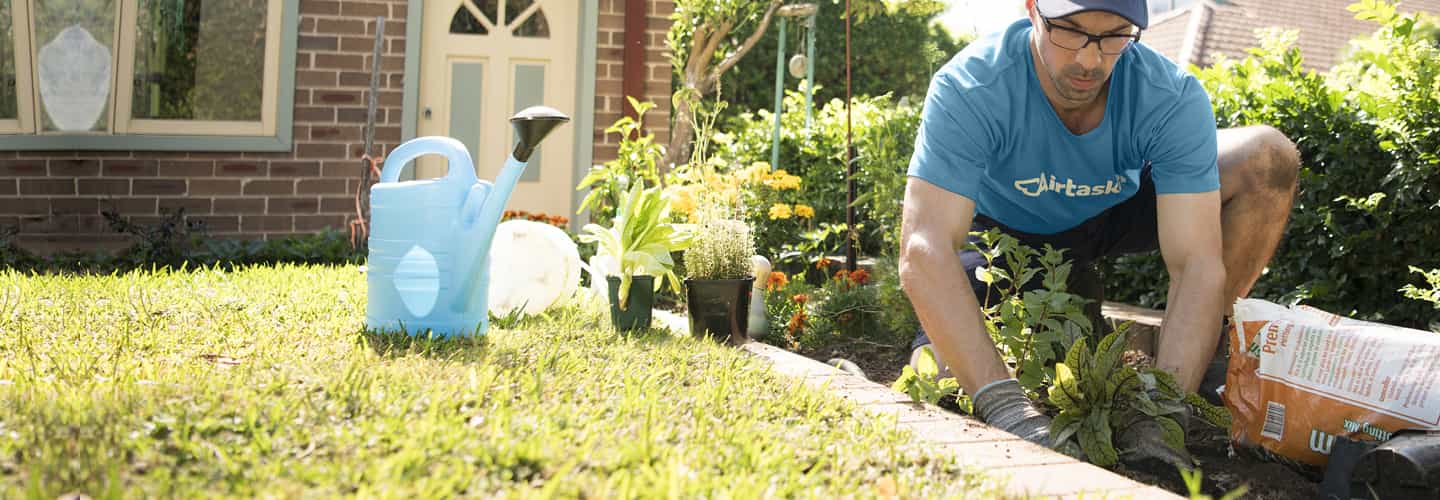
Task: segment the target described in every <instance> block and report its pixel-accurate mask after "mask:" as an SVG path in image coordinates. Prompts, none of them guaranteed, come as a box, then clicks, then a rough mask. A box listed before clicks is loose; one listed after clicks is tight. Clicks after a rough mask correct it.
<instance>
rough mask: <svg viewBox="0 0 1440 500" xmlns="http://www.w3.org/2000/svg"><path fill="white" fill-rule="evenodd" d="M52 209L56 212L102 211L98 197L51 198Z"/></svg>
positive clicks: (90, 212)
mask: <svg viewBox="0 0 1440 500" xmlns="http://www.w3.org/2000/svg"><path fill="white" fill-rule="evenodd" d="M50 211H51V212H52V213H56V214H94V213H97V212H99V211H100V200H99V199H98V198H51V199H50Z"/></svg>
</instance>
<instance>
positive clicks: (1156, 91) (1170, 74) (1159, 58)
mask: <svg viewBox="0 0 1440 500" xmlns="http://www.w3.org/2000/svg"><path fill="white" fill-rule="evenodd" d="M1126 56H1127V57H1126V61H1125V64H1126V71H1129V72H1130V73H1132V74H1133V75H1135V76H1136V78H1135V79H1134V81H1135V82H1136V84H1137V85H1135V86H1134V88H1135V90H1137V91H1140V92H1142V93H1144V94H1150V95H1155V96H1157V97H1159V98H1160V99H1159V100H1160V101H1166V100H1170V99H1173V98H1178V97H1182V96H1185V95H1187V94H1189V95H1193V94H1195V93H1200V94H1204V93H1205V88H1204V86H1202V85H1200V80H1199V79H1198V78H1196V77H1195V75H1193V74H1191V73H1190V71H1188V70H1187V69H1186V68H1184V67H1181V66H1180V65H1179V64H1176V63H1175V62H1174V61H1171V60H1170V58H1168V57H1165V55H1164V54H1161V53H1160V52H1159V51H1157V50H1155V49H1154V48H1153V47H1150V46H1149V45H1147V44H1145V43H1144V42H1141V43H1139V44H1136V45H1135V46H1134V47H1132V50H1131V51H1130V53H1129V54H1126Z"/></svg>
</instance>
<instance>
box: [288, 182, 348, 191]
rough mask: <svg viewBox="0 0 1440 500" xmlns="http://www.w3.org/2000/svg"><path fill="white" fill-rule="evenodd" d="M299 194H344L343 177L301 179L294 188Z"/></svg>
mask: <svg viewBox="0 0 1440 500" xmlns="http://www.w3.org/2000/svg"><path fill="white" fill-rule="evenodd" d="M295 190H296V192H298V193H299V194H345V193H346V192H347V191H346V189H345V179H303V180H301V181H300V184H299V185H298V186H296V188H295Z"/></svg>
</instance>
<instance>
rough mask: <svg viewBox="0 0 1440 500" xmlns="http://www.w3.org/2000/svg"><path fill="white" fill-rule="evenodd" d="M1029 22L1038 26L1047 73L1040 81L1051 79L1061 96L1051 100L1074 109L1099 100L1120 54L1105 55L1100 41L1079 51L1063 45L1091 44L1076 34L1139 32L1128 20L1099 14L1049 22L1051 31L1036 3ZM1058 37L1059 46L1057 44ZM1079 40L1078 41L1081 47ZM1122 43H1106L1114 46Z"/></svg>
mask: <svg viewBox="0 0 1440 500" xmlns="http://www.w3.org/2000/svg"><path fill="white" fill-rule="evenodd" d="M1030 20H1031V22H1032V23H1033V24H1034V26H1035V31H1034V33H1035V37H1036V39H1035V42H1036V43H1035V48H1036V50H1037V52H1038V54H1039V55H1040V59H1041V64H1040V65H1041V67H1042V68H1044V69H1045V72H1046V73H1048V75H1041V77H1042V78H1043V77H1045V76H1048V77H1049V78H1050V81H1051V83H1052V87H1053V88H1054V89H1055V92H1056V93H1057V94H1059V95H1055V96H1051V97H1054V98H1058V99H1059V100H1063V101H1067V102H1069V103H1071V104H1075V105H1083V104H1088V103H1091V102H1094V101H1095V98H1096V97H1099V95H1100V91H1101V90H1102V89H1104V88H1105V82H1106V81H1107V80H1108V79H1109V78H1110V73H1111V71H1113V70H1114V69H1115V62H1116V61H1119V60H1120V54H1106V53H1105V52H1113V50H1105V51H1102V50H1101V48H1100V42H1098V41H1094V42H1090V43H1089V45H1086V46H1085V47H1084V48H1081V49H1079V50H1072V49H1069V48H1065V47H1064V46H1062V45H1065V46H1070V47H1074V46H1077V45H1081V44H1084V43H1085V42H1087V41H1088V40H1085V39H1084V37H1083V35H1080V34H1078V33H1076V31H1080V32H1084V33H1089V34H1091V35H1096V36H1102V35H1130V34H1133V33H1135V31H1136V29H1135V26H1134V25H1132V24H1130V22H1129V21H1126V20H1125V18H1123V17H1120V16H1117V15H1115V14H1111V13H1109V12H1100V11H1090V12H1081V13H1078V14H1074V15H1071V16H1067V17H1062V18H1055V19H1050V20H1049V22H1050V25H1051V29H1049V30H1047V29H1046V26H1045V21H1046V20H1045V19H1043V18H1041V17H1040V13H1039V10H1038V9H1036V8H1035V7H1034V4H1033V3H1032V4H1031V6H1030ZM1067 29H1068V30H1071V31H1067ZM1057 37H1058V38H1059V40H1058V41H1060V42H1061V43H1060V44H1057V43H1055V42H1056V41H1057V40H1056V39H1057ZM1076 40H1079V41H1078V43H1077V42H1076ZM1119 41H1120V40H1115V41H1112V42H1106V43H1107V44H1111V45H1112V46H1113V45H1114V44H1115V43H1116V42H1119Z"/></svg>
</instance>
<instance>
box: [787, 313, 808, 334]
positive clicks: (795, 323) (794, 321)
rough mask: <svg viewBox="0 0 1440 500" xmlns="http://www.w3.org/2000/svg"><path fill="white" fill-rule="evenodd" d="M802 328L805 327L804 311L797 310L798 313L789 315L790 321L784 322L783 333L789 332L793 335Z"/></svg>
mask: <svg viewBox="0 0 1440 500" xmlns="http://www.w3.org/2000/svg"><path fill="white" fill-rule="evenodd" d="M804 328H805V313H804V312H798V313H795V315H794V316H791V317H790V322H789V323H786V324H785V333H788V334H790V335H794V334H795V332H798V331H800V330H802V329H804Z"/></svg>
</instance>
